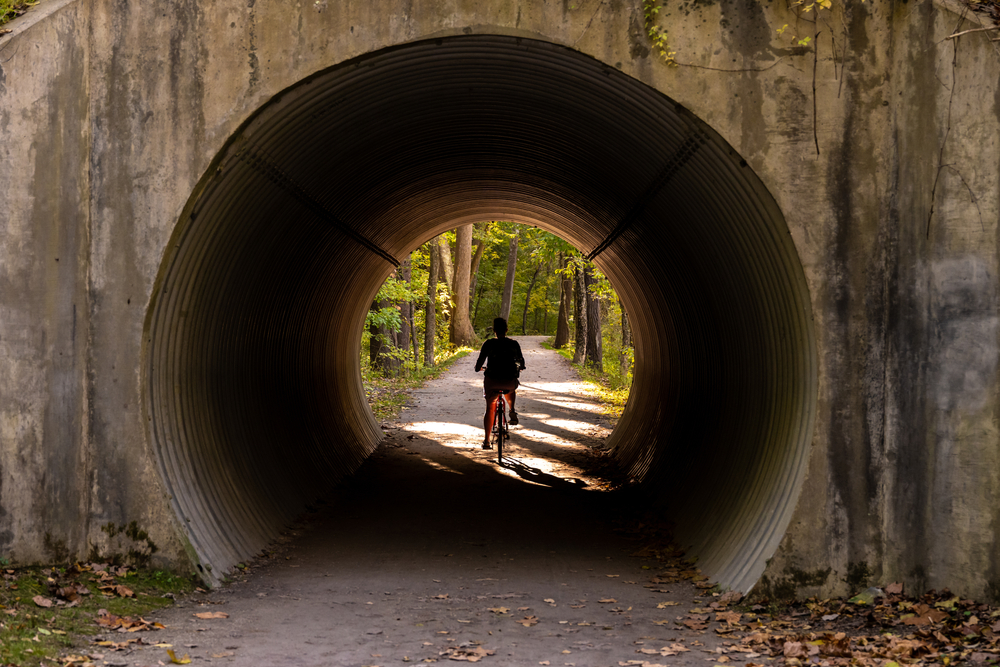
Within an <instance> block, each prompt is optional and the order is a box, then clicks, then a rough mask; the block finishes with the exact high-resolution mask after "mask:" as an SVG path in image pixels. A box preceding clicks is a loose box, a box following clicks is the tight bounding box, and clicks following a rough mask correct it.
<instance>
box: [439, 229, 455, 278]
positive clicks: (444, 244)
mask: <svg viewBox="0 0 1000 667" xmlns="http://www.w3.org/2000/svg"><path fill="white" fill-rule="evenodd" d="M437 242H438V252H439V253H440V254H439V255H438V261H439V262H441V263H440V265H439V266H440V267H441V269H440V270H441V273H440V280H441V282H443V283H444V284H445V285H447V286H448V292H453V291H454V289H455V288H454V284H455V269H454V268H453V265H452V263H451V245H449V243H448V239H447V238H445V236H444V234H442V235H441V236H439V237H437Z"/></svg>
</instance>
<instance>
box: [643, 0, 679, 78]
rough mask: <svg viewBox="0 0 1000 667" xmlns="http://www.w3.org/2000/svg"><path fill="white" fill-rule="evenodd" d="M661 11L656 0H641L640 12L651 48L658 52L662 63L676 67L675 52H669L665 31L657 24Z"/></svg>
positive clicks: (661, 7) (660, 6)
mask: <svg viewBox="0 0 1000 667" xmlns="http://www.w3.org/2000/svg"><path fill="white" fill-rule="evenodd" d="M661 9H663V6H662V5H660V4H659V2H658V0H642V12H643V16H644V18H645V28H646V34H647V35H648V36H649V41H650V42H652V44H653V48H654V49H655V50H656V51H658V52H659V54H660V57H661V58H663V62H665V63H667V64H668V65H673V66H676V65H677V61H676V60H674V56H675V55H677V52H676V51H671V50H670V44H669V43H668V42H667V30H666V29H665V28H664V27H663V26H661V25H660V24H659V23H657V19H658V18H659V17H658V14H659V13H660V10H661Z"/></svg>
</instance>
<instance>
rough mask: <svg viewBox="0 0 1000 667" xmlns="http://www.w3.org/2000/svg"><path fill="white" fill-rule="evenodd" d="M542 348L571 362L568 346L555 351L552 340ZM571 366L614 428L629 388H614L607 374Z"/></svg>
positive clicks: (577, 365)
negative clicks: (554, 352) (599, 404)
mask: <svg viewBox="0 0 1000 667" xmlns="http://www.w3.org/2000/svg"><path fill="white" fill-rule="evenodd" d="M542 347H544V348H546V349H549V350H555V351H556V352H557V353H558V354H560V355H562V356H563V357H565V358H566V359H568V360H569V361H570V362H572V361H573V348H572V347H571V346H569V345H567V346H565V347H563V348H560V349H556V348H554V347H552V339H549V340H547V341H545V342H543V343H542ZM572 365H573V368H575V369H576V372H577V373H579V375H580V379H581V380H583V381H584V383H585V384H586V385H587V388H588V389H589V390H590V392H591V394H592V395H593V396H594V398H596V399H597V400H598V401H600V403H601V406H602V408H603V410H604V414H605V416H606V417H607V418H608V420H609V421H610V422H611V425H612V426H615V425H616V424H617V423H618V420H619V419H620V418H621V416H622V412H624V411H625V404H626V403H628V394H629V387H627V386H622V387H614V386H613V384H612V381H611V378H610V377H609V375H608V374H607V373H602V372H600V371H597V370H595V369H593V368H591V367H589V366H585V365H583V364H572Z"/></svg>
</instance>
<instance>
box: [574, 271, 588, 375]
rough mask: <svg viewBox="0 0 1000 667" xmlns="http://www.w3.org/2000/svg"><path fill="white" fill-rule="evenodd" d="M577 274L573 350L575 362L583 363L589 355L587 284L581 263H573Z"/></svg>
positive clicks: (575, 274)
mask: <svg viewBox="0 0 1000 667" xmlns="http://www.w3.org/2000/svg"><path fill="white" fill-rule="evenodd" d="M573 274H574V276H575V279H576V280H575V282H576V289H575V290H574V291H575V293H576V299H575V301H574V311H575V312H574V313H573V314H574V316H575V318H576V346H575V348H574V350H573V363H574V364H582V363H583V360H584V359H585V358H586V356H587V329H588V328H589V327H588V326H587V285H586V284H585V282H584V278H583V269H582V268H581V267H580V265H579V264H574V265H573Z"/></svg>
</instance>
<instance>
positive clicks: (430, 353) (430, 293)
mask: <svg viewBox="0 0 1000 667" xmlns="http://www.w3.org/2000/svg"><path fill="white" fill-rule="evenodd" d="M427 250H428V254H429V255H430V267H429V268H428V275H427V307H426V309H425V311H424V366H433V365H434V334H435V332H436V331H437V320H436V317H435V313H434V310H435V308H436V304H437V284H438V276H439V275H440V267H439V266H438V265H439V261H438V254H439V253H440V251H439V250H438V245H437V241H431V242H430V243H429V244H428V248H427Z"/></svg>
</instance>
